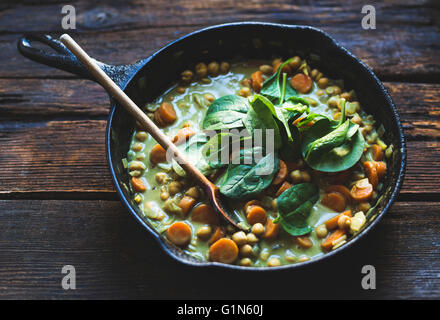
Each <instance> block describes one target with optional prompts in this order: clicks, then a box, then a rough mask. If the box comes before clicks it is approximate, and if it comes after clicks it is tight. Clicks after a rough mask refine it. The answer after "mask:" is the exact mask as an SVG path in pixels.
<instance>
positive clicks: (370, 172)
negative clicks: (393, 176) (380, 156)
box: [364, 161, 379, 189]
mask: <svg viewBox="0 0 440 320" xmlns="http://www.w3.org/2000/svg"><path fill="white" fill-rule="evenodd" d="M364 170H365V174H366V175H367V177H368V181H370V183H371V184H372V185H373V189H376V188H377V184H378V183H379V177H378V176H377V170H376V162H375V161H365V162H364Z"/></svg>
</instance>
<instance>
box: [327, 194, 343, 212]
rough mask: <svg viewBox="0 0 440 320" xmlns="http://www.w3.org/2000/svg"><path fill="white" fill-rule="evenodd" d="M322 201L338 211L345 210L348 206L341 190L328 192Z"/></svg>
mask: <svg viewBox="0 0 440 320" xmlns="http://www.w3.org/2000/svg"><path fill="white" fill-rule="evenodd" d="M321 203H322V204H323V205H324V206H326V207H328V208H330V209H332V210H335V211H337V212H342V211H344V210H345V207H346V201H345V197H344V196H343V195H342V194H340V193H339V192H330V193H327V194H326V195H325V196H324V197H322V199H321Z"/></svg>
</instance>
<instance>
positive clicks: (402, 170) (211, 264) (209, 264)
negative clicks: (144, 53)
mask: <svg viewBox="0 0 440 320" xmlns="http://www.w3.org/2000/svg"><path fill="white" fill-rule="evenodd" d="M250 25H254V26H262V27H264V26H267V27H275V28H289V29H303V30H312V31H314V32H317V33H320V34H322V35H324V36H325V37H327V38H328V39H330V40H331V42H332V46H334V47H335V48H336V49H338V50H340V51H342V53H344V54H345V55H347V56H348V57H350V59H351V60H352V61H353V63H357V64H359V65H360V66H361V67H362V68H363V69H364V71H366V72H367V73H368V74H369V75H370V76H371V77H372V79H373V80H374V83H375V85H376V86H377V87H378V89H379V90H380V91H381V92H382V94H383V95H384V98H385V100H386V101H387V103H388V107H389V108H390V109H391V110H392V118H393V120H394V121H395V122H396V125H397V128H398V136H399V142H400V146H399V147H400V148H399V149H400V153H401V156H402V158H401V161H400V168H399V172H398V174H397V180H396V183H395V187H394V189H393V191H392V193H391V195H390V198H389V200H388V201H387V203H386V205H385V206H384V208H383V210H382V212H380V214H378V215H377V216H376V218H375V219H374V220H373V221H372V222H370V223H369V225H368V226H367V227H366V228H365V229H363V230H362V231H361V232H360V233H359V234H357V235H356V236H355V237H353V238H352V239H351V240H350V241H348V242H347V243H346V244H345V245H344V246H341V247H339V248H337V249H336V250H334V251H331V252H328V253H325V254H323V255H321V256H319V257H316V258H313V259H311V260H309V261H306V262H302V263H298V264H289V265H283V266H279V267H271V268H269V267H243V266H238V265H229V264H222V263H217V262H204V261H201V262H192V261H189V260H186V259H183V258H180V257H178V256H176V255H175V254H174V253H173V252H171V251H170V249H169V248H168V247H167V246H166V245H165V243H164V240H163V239H162V237H161V236H160V235H159V234H158V233H157V232H156V231H155V230H154V229H153V228H152V227H151V226H149V225H148V224H147V222H146V221H145V220H143V219H142V218H141V217H140V216H139V215H138V214H137V213H136V212H135V210H134V209H133V207H132V206H131V204H130V203H129V202H128V200H127V199H126V197H125V196H124V194H123V192H122V190H121V188H120V186H119V180H118V178H117V176H116V172H115V168H114V167H113V164H112V161H111V159H112V157H111V152H110V140H111V124H112V122H113V116H114V113H115V109H116V104H112V106H111V110H110V113H109V117H108V121H107V127H106V138H105V139H106V156H107V162H108V164H109V169H110V173H111V176H112V181H113V184H114V186H115V188H116V191H117V193H118V196H119V198H120V199H121V201H122V203H124V205H125V206H126V207H127V209H128V210H129V211H130V213H131V214H132V215H133V216H134V217H135V218H136V220H138V221H139V222H140V224H141V225H142V226H143V227H144V228H145V229H147V230H148V231H149V232H150V234H152V235H153V237H154V238H155V239H156V240H157V241H158V242H159V244H160V245H161V247H162V249H163V250H164V251H165V252H166V253H167V254H168V255H170V256H171V257H172V258H174V259H175V260H177V261H179V262H181V263H183V264H186V265H190V266H195V267H210V268H224V269H231V270H241V271H272V272H273V271H279V270H287V269H301V268H304V267H306V266H308V265H311V264H315V263H317V262H319V261H323V260H328V259H329V258H332V257H334V256H336V255H339V253H340V252H342V251H343V250H346V249H348V248H350V247H352V246H353V245H354V244H356V243H358V241H359V240H360V239H363V238H364V236H365V235H366V234H367V233H368V232H369V231H370V230H371V229H372V228H373V227H374V226H375V225H376V224H377V223H379V221H381V220H382V218H383V216H384V215H385V214H386V213H387V212H388V210H389V209H390V207H391V205H392V204H393V203H394V201H395V200H396V198H397V195H398V194H399V191H400V189H401V187H402V184H403V179H404V176H405V169H406V161H407V156H406V143H405V137H404V134H403V127H402V124H401V121H400V117H399V115H398V113H397V109H396V107H395V105H394V103H393V101H392V99H391V96H390V95H389V93H388V91H387V90H386V89H385V87H384V86H383V84H382V82H381V81H380V80H379V78H378V77H377V76H376V75H375V74H374V72H373V71H372V70H371V69H370V68H369V67H367V66H366V65H365V64H364V63H363V62H362V61H361V60H360V59H359V58H357V57H356V56H355V55H354V54H352V53H351V52H350V51H348V50H347V49H346V48H344V47H343V46H341V45H340V44H339V43H338V42H337V41H336V40H335V39H333V38H332V37H331V36H330V35H328V34H327V33H326V32H324V31H322V30H320V29H318V28H315V27H311V26H304V25H287V24H278V23H268V22H255V21H247V22H246V21H245V22H234V23H225V24H220V25H214V26H210V27H207V28H203V29H200V30H196V31H193V32H191V33H189V34H186V35H184V36H182V37H180V38H178V39H176V40H174V41H172V42H170V43H169V44H167V45H165V46H164V47H162V48H161V49H159V50H158V51H156V52H155V53H153V54H152V55H150V56H149V57H148V58H146V59H145V60H143V61H142V64H140V65H139V66H138V68H137V69H136V70H135V71H134V72H133V73H132V75H131V77H130V78H129V79H127V81H126V83H125V85H124V87H123V88H122V89H125V88H126V86H127V85H128V83H130V81H131V80H132V79H133V78H134V76H135V75H136V74H137V73H138V71H139V70H140V69H142V67H144V66H145V65H146V64H147V63H148V62H150V61H151V60H152V59H153V58H154V57H155V56H157V55H158V54H160V53H161V52H163V51H164V50H166V49H168V48H170V47H171V46H173V45H174V44H175V43H178V42H180V41H182V40H184V39H186V38H189V37H193V36H195V35H197V34H199V33H202V32H206V31H209V30H216V29H222V28H227V27H240V26H250Z"/></svg>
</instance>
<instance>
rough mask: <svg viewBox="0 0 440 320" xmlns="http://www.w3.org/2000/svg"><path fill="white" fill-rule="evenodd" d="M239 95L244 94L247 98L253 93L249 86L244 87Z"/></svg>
mask: <svg viewBox="0 0 440 320" xmlns="http://www.w3.org/2000/svg"><path fill="white" fill-rule="evenodd" d="M238 95H239V96H242V97H244V98H247V97H249V96H250V95H251V89H249V88H248V87H243V88H241V89H240V91H239V92H238Z"/></svg>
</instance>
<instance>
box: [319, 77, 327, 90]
mask: <svg viewBox="0 0 440 320" xmlns="http://www.w3.org/2000/svg"><path fill="white" fill-rule="evenodd" d="M327 86H328V78H321V79H319V80H318V87H319V88H320V89H325V88H327Z"/></svg>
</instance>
